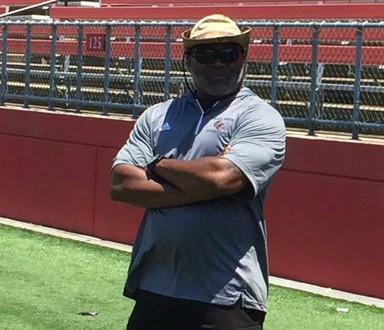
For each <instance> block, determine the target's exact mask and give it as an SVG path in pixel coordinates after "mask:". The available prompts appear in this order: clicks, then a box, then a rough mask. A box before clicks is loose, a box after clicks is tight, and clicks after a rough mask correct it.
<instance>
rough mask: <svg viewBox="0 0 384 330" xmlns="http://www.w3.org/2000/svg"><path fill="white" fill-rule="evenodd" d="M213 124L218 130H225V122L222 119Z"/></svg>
mask: <svg viewBox="0 0 384 330" xmlns="http://www.w3.org/2000/svg"><path fill="white" fill-rule="evenodd" d="M213 126H214V127H215V128H216V129H217V130H218V131H221V130H223V128H224V126H225V124H224V123H223V122H222V121H221V120H218V121H216V122H215V123H214V124H213Z"/></svg>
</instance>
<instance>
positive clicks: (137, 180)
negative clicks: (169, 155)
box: [111, 157, 248, 207]
mask: <svg viewBox="0 0 384 330" xmlns="http://www.w3.org/2000/svg"><path fill="white" fill-rule="evenodd" d="M155 170H156V173H157V174H158V176H160V177H161V178H162V179H164V181H163V180H162V181H160V182H158V181H155V180H153V179H148V176H147V174H146V171H145V169H142V168H139V167H136V166H134V165H130V164H120V165H117V166H115V167H114V168H113V170H112V186H111V197H112V199H113V200H117V201H121V202H126V203H129V204H133V205H137V206H142V207H172V206H180V205H186V204H191V203H195V202H198V201H204V200H209V199H213V198H217V197H220V196H224V195H230V194H234V193H236V192H238V191H240V190H241V189H243V188H244V187H245V186H246V185H247V184H248V180H247V178H246V177H245V175H244V174H243V173H242V172H241V171H240V170H239V169H238V168H237V167H236V166H235V165H233V164H232V163H231V162H230V161H229V160H227V159H225V158H223V157H203V158H200V159H196V160H191V161H184V160H178V159H163V160H161V161H160V162H159V163H157V165H156V168H155Z"/></svg>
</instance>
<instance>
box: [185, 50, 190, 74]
mask: <svg viewBox="0 0 384 330" xmlns="http://www.w3.org/2000/svg"><path fill="white" fill-rule="evenodd" d="M184 63H185V67H186V68H187V70H188V72H191V56H190V55H188V54H187V53H184Z"/></svg>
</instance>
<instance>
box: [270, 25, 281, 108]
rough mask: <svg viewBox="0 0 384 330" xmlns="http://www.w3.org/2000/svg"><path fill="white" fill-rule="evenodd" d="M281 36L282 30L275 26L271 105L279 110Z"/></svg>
mask: <svg viewBox="0 0 384 330" xmlns="http://www.w3.org/2000/svg"><path fill="white" fill-rule="evenodd" d="M279 35H280V28H279V27H278V26H275V27H274V29H273V48H272V82H271V105H272V106H273V107H274V108H275V109H278V105H277V80H278V77H279V72H278V63H279V62H278V61H279Z"/></svg>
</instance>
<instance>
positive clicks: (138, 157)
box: [112, 108, 153, 167]
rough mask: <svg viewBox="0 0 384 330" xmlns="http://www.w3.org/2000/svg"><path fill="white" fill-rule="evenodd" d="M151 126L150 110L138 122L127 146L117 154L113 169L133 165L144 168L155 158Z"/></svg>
mask: <svg viewBox="0 0 384 330" xmlns="http://www.w3.org/2000/svg"><path fill="white" fill-rule="evenodd" d="M151 126H152V125H151V124H150V108H148V109H147V110H146V111H144V112H143V114H142V115H141V116H140V117H139V119H138V120H137V121H136V123H135V125H134V128H133V130H132V132H131V133H130V136H129V138H128V140H127V142H126V143H125V145H124V146H123V147H122V148H121V149H120V151H119V152H118V153H117V155H116V158H115V159H114V160H113V165H112V167H114V166H116V165H118V164H132V165H135V166H138V167H144V166H145V165H147V164H148V163H149V161H150V159H151V158H152V157H153V147H152V145H153V139H152V133H151Z"/></svg>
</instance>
